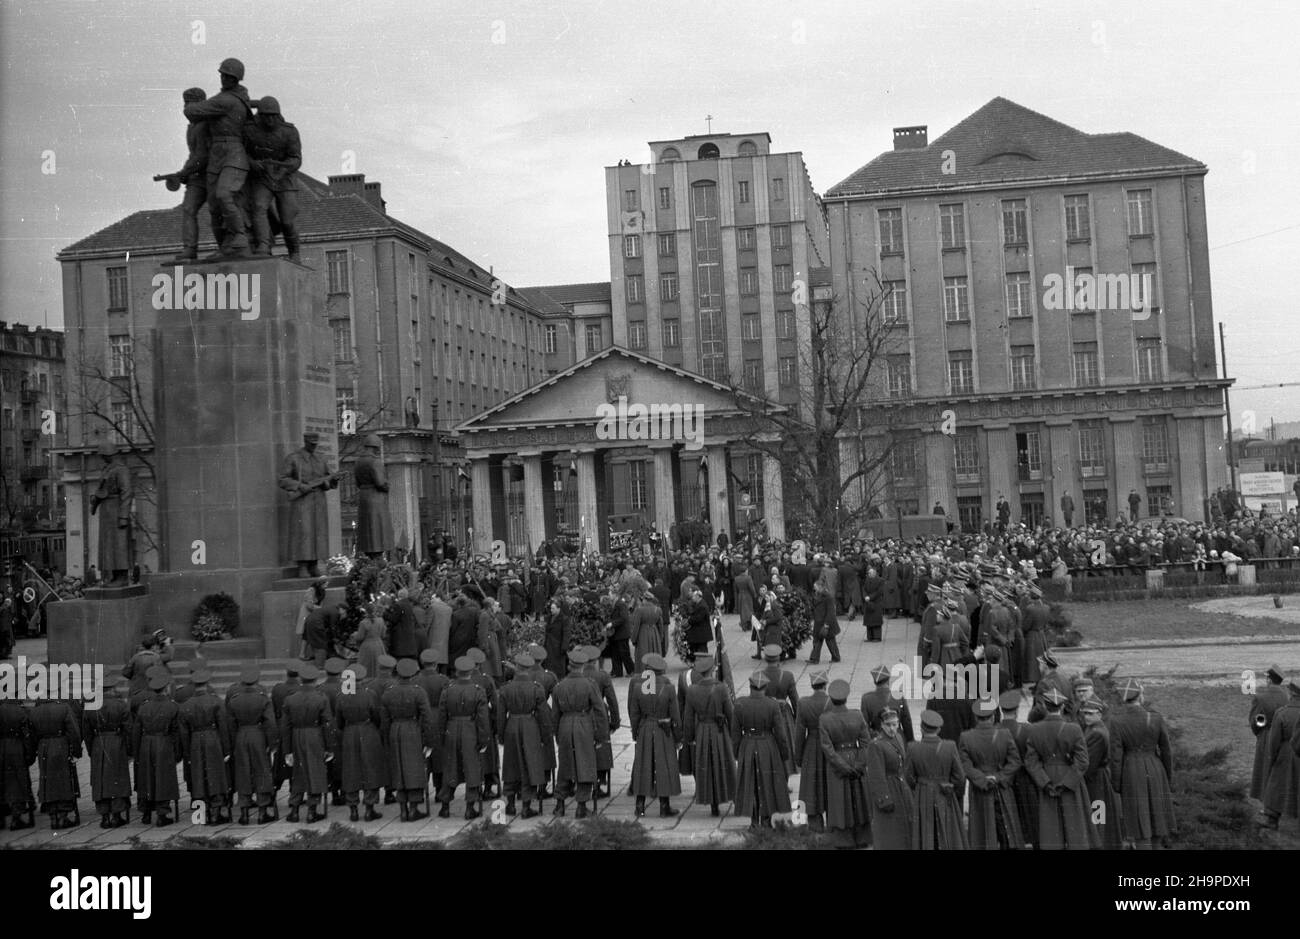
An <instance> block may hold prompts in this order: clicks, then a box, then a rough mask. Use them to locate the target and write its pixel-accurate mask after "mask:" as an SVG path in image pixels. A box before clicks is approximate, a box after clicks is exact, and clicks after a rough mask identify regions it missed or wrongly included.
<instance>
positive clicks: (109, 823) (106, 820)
mask: <svg viewBox="0 0 1300 939" xmlns="http://www.w3.org/2000/svg"><path fill="white" fill-rule="evenodd" d="M99 827H100V828H112V827H113V816H112V815H111V814H109V813H108V812H101V813H100V816H99Z"/></svg>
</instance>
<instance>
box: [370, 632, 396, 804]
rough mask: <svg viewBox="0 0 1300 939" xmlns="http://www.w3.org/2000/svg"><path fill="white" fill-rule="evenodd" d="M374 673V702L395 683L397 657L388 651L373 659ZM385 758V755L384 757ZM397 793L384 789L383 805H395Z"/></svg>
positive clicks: (371, 691)
mask: <svg viewBox="0 0 1300 939" xmlns="http://www.w3.org/2000/svg"><path fill="white" fill-rule="evenodd" d="M375 667H376V670H377V671H376V674H375V675H374V676H373V677H372V678H371V679H370V681H369V686H370V693H371V694H373V695H374V696H375V704H379V702H381V701H383V700H384V692H386V691H388V689H389V688H391V687H393V685H395V684H397V676H396V675H394V674H393V669H395V668H397V659H395V658H393V657H392V656H391V655H389V654H388V653H384V654H383V655H381V656H379V657H378V658H376V659H375ZM385 759H387V757H385ZM396 804H397V795H396V794H395V793H394V792H393V790H392V789H391V788H388V787H385V789H384V805H396Z"/></svg>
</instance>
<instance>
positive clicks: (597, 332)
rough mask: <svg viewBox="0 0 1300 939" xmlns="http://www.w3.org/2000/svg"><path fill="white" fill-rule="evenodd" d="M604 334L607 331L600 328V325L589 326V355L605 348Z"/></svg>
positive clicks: (589, 324)
mask: <svg viewBox="0 0 1300 939" xmlns="http://www.w3.org/2000/svg"><path fill="white" fill-rule="evenodd" d="M604 333H605V331H604V330H603V329H601V328H600V324H599V323H588V324H587V355H591V354H593V353H596V352H599V351H600V350H601V349H603V348H605V340H604Z"/></svg>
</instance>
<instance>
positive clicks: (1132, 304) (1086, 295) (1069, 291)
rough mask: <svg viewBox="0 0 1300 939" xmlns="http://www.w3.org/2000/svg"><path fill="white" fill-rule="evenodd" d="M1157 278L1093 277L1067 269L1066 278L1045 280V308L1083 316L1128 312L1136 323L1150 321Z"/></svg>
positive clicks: (1051, 276) (1054, 276) (1146, 275)
mask: <svg viewBox="0 0 1300 939" xmlns="http://www.w3.org/2000/svg"><path fill="white" fill-rule="evenodd" d="M1154 280H1155V278H1153V277H1152V275H1151V274H1150V273H1148V272H1144V273H1141V274H1093V273H1092V271H1090V270H1084V271H1077V272H1076V269H1075V268H1073V267H1069V266H1067V267H1066V268H1065V276H1064V277H1063V276H1061V275H1060V274H1047V275H1045V276H1044V277H1043V309H1045V310H1067V311H1078V312H1080V313H1085V312H1091V313H1095V312H1098V311H1125V312H1130V313H1132V314H1133V319H1135V320H1145V319H1150V317H1151V313H1152V311H1153V310H1154V309H1155V306H1154V305H1153V304H1154V295H1153V293H1152V288H1153V285H1154Z"/></svg>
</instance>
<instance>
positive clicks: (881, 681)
mask: <svg viewBox="0 0 1300 939" xmlns="http://www.w3.org/2000/svg"><path fill="white" fill-rule="evenodd" d="M891 677H892V675H891V673H890V671H889V669H887V668H886V667H885V666H883V665H877V666H876V667H875V668H873V669H872V670H871V680H872V681H873V682H875V683H876V687H875V690H874V691H868V692H867V693H866V694H864V695H863V696H862V704H861V710H862V716H863V717H865V718H866V719H867V726H868V727H870V728H871V732H872V733H873V734H879V733H880V718H881V715H883V714H884V713H885V711H886V710H892V711H893V712H894V716H895V717H897V718H898V721H899V727H900V728H901V733H902V735H903V742H904V743H905V744H906V743H911V742H912V741H913V740H915V739H916V734H915V733H914V732H913V730H912V712H911V711H909V710H908V708H907V699H906V698H901V697H900V698H895V697H894V695H893V692H892V691H891V690H890V687H889V682H890V679H891Z"/></svg>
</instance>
